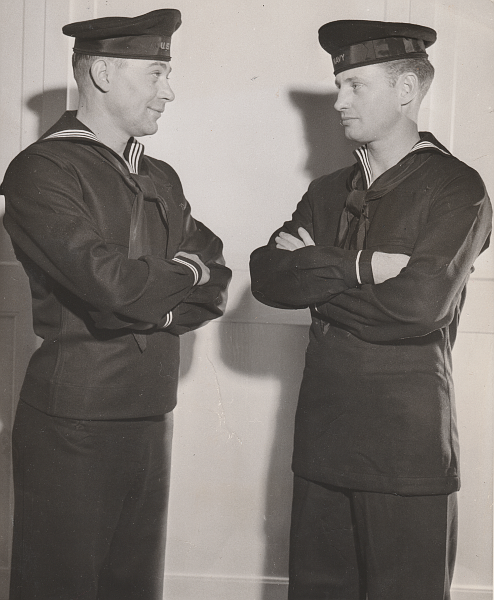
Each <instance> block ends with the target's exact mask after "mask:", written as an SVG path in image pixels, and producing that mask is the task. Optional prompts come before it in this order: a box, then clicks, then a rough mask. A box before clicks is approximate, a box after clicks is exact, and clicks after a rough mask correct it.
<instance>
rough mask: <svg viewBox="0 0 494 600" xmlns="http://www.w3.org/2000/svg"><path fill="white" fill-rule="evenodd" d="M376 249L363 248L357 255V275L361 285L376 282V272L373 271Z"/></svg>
mask: <svg viewBox="0 0 494 600" xmlns="http://www.w3.org/2000/svg"><path fill="white" fill-rule="evenodd" d="M373 254H374V250H361V251H360V252H359V254H358V256H357V277H358V280H359V284H360V285H364V284H365V283H370V284H373V283H374V274H373V273H372V265H371V260H372V255H373Z"/></svg>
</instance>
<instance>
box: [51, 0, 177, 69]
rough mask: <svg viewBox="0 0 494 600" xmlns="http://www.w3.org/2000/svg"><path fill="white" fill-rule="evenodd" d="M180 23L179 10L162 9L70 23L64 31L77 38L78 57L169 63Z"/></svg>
mask: <svg viewBox="0 0 494 600" xmlns="http://www.w3.org/2000/svg"><path fill="white" fill-rule="evenodd" d="M181 23H182V21H181V17H180V11H178V10H176V9H175V8H163V9H160V10H153V11H152V12H149V13H146V14H145V15H140V16H139V17H133V18H128V17H103V18H101V19H91V20H90V21H79V22H78V23H70V24H69V25H65V26H64V27H63V28H62V31H63V33H64V34H65V35H70V36H72V37H75V44H74V52H75V53H76V54H90V55H95V56H113V57H119V58H142V59H148V60H162V61H168V60H170V58H171V57H170V45H171V38H172V34H173V33H174V32H175V31H176V30H177V29H178V28H179V27H180V24H181Z"/></svg>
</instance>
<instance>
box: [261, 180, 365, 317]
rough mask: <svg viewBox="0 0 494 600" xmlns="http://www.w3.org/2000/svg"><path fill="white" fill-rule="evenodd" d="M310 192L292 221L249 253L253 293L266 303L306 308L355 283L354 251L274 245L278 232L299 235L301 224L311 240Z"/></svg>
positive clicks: (329, 247)
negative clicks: (289, 247)
mask: <svg viewBox="0 0 494 600" xmlns="http://www.w3.org/2000/svg"><path fill="white" fill-rule="evenodd" d="M310 191H311V188H310V187H309V190H308V192H307V193H306V194H305V195H304V196H303V198H302V200H301V201H300V202H299V204H298V206H297V208H296V210H295V212H294V213H293V215H292V218H291V220H290V221H287V222H286V223H284V225H283V227H281V228H280V229H278V230H277V231H275V233H274V234H273V235H272V236H271V239H270V240H269V243H268V244H267V245H266V246H263V247H261V248H258V249H257V250H254V252H253V253H252V255H251V258H250V272H251V282H252V284H251V289H252V293H253V295H254V296H255V298H257V300H259V301H260V302H262V303H263V304H267V305H268V306H273V307H276V308H287V309H290V308H292V309H295V308H306V307H308V306H310V305H311V304H314V303H318V302H324V301H326V300H328V299H329V298H330V297H331V295H332V294H335V293H339V292H342V291H343V290H346V289H348V288H353V287H355V286H356V285H357V284H358V281H357V268H356V265H357V263H356V261H357V255H358V252H357V250H343V249H342V248H336V247H334V246H322V245H316V246H306V247H305V248H300V249H298V250H294V251H292V252H290V251H289V250H280V249H277V248H276V242H275V238H276V236H277V235H278V233H279V232H280V231H285V232H287V233H290V234H291V235H293V236H296V237H300V236H299V234H298V228H299V227H303V228H304V229H306V230H307V231H308V232H309V234H310V235H311V237H312V238H313V239H314V227H313V212H312V206H311V201H310V196H311V194H310ZM316 244H317V240H316Z"/></svg>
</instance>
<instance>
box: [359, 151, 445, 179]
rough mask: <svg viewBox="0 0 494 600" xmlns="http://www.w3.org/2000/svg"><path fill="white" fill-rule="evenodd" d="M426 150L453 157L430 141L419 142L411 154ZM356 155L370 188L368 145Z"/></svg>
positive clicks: (370, 172) (370, 169)
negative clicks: (430, 149) (437, 151)
mask: <svg viewBox="0 0 494 600" xmlns="http://www.w3.org/2000/svg"><path fill="white" fill-rule="evenodd" d="M424 148H433V149H434V150H439V152H441V153H442V154H445V155H446V156H451V152H448V151H447V150H445V149H443V148H440V147H439V146H437V145H436V144H434V142H429V141H428V140H419V141H418V142H417V143H416V144H415V145H414V146H413V148H412V149H411V150H410V152H409V154H411V153H412V152H417V151H418V150H423V149H424ZM355 154H356V155H357V156H358V158H359V159H360V163H361V165H362V169H363V171H364V175H365V182H366V187H367V188H369V187H370V186H371V183H372V168H371V165H370V162H369V151H368V149H367V144H364V145H363V146H360V148H357V149H356V150H355Z"/></svg>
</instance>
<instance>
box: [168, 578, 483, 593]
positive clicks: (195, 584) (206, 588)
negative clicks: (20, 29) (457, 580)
mask: <svg viewBox="0 0 494 600" xmlns="http://www.w3.org/2000/svg"><path fill="white" fill-rule="evenodd" d="M287 589H288V580H287V579H286V578H284V577H221V576H211V577H207V576H204V575H186V574H178V573H172V574H166V575H165V598H166V599H167V600H190V598H196V599H197V600H286V595H287ZM462 600H463V599H462ZM482 600H483V599H482Z"/></svg>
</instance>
